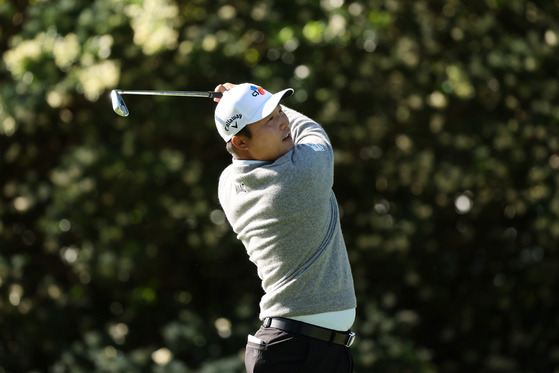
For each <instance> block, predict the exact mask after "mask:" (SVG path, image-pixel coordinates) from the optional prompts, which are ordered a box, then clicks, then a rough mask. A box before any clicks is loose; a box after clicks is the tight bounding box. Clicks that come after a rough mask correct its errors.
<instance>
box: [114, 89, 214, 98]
mask: <svg viewBox="0 0 559 373" xmlns="http://www.w3.org/2000/svg"><path fill="white" fill-rule="evenodd" d="M116 92H118V94H120V95H146V96H182V97H209V98H220V97H221V96H222V95H221V93H220V92H213V91H142V90H131V91H126V90H121V89H117V90H116Z"/></svg>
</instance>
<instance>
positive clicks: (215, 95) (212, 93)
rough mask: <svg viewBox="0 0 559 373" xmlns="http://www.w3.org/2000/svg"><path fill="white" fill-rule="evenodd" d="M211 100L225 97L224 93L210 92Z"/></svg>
mask: <svg viewBox="0 0 559 373" xmlns="http://www.w3.org/2000/svg"><path fill="white" fill-rule="evenodd" d="M208 94H209V98H221V97H223V93H221V92H215V91H208Z"/></svg>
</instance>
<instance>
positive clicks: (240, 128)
mask: <svg viewBox="0 0 559 373" xmlns="http://www.w3.org/2000/svg"><path fill="white" fill-rule="evenodd" d="M215 90H216V91H219V92H222V93H223V97H222V98H221V99H216V101H218V104H217V107H216V109H215V123H216V126H217V130H218V132H219V134H220V135H221V137H222V138H223V140H225V142H226V149H227V150H228V151H229V153H231V155H232V157H233V161H232V164H231V165H229V166H228V167H227V168H226V169H225V170H224V171H223V173H222V174H221V177H220V179H219V187H218V195H219V201H220V203H221V206H222V208H223V211H224V212H225V215H226V216H227V220H228V221H229V223H230V224H231V226H232V228H233V231H234V232H235V233H236V234H237V237H238V238H239V239H240V240H241V241H242V242H243V244H244V246H245V248H246V251H247V253H248V256H249V259H250V260H251V261H252V262H253V263H254V264H255V265H256V268H257V272H258V276H259V277H260V279H261V280H262V287H263V289H264V295H263V296H262V299H261V301H260V319H261V320H262V321H263V324H262V326H261V327H260V329H259V330H258V331H257V332H256V333H255V334H254V335H249V336H248V342H247V346H246V353H245V365H246V368H247V371H248V372H249V373H251V372H266V373H274V372H321V373H327V372H352V371H353V358H352V355H351V351H350V349H349V346H350V345H351V343H352V342H353V339H354V337H355V334H354V333H353V332H351V331H350V328H351V326H352V324H353V322H354V320H355V307H356V299H355V291H354V287H353V278H352V274H351V268H350V265H349V260H348V255H347V250H346V246H345V243H344V239H343V236H342V231H341V228H340V217H339V212H338V205H337V202H336V197H335V196H334V192H333V191H332V185H333V172H334V171H333V167H334V159H333V152H332V146H331V144H330V140H329V139H328V136H327V135H326V133H325V132H324V130H323V128H322V127H321V126H320V125H319V124H317V123H316V122H314V121H313V120H311V119H309V118H307V117H306V116H304V115H302V114H300V113H298V112H296V111H294V110H291V109H289V108H287V107H285V106H283V105H281V104H280V100H282V99H283V98H285V97H288V96H290V95H291V94H292V93H293V90H292V89H290V88H288V89H285V90H283V91H281V92H278V93H276V94H271V93H270V92H268V91H266V90H264V89H262V88H261V87H259V86H258V85H256V84H251V83H243V84H239V85H234V84H231V83H224V84H220V85H219V86H217V87H216V89H215Z"/></svg>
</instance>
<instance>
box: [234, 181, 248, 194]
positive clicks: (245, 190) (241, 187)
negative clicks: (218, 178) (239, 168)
mask: <svg viewBox="0 0 559 373" xmlns="http://www.w3.org/2000/svg"><path fill="white" fill-rule="evenodd" d="M235 192H237V194H241V193H248V188H247V187H246V185H245V184H244V183H240V184H235Z"/></svg>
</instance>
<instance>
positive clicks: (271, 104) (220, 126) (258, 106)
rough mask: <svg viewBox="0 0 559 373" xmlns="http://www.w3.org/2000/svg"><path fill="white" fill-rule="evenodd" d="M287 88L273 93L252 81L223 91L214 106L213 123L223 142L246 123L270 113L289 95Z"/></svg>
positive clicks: (290, 90) (290, 92)
mask: <svg viewBox="0 0 559 373" xmlns="http://www.w3.org/2000/svg"><path fill="white" fill-rule="evenodd" d="M292 93H293V89H291V88H287V89H284V90H283V91H280V92H278V93H275V94H271V93H270V92H268V91H266V90H265V89H262V87H260V86H257V85H256V84H252V83H243V84H239V85H236V86H235V87H233V88H232V89H230V90H229V91H225V92H224V93H223V97H222V98H221V100H220V101H219V103H218V104H217V107H216V108H215V116H214V118H215V125H216V127H217V131H218V132H219V134H220V135H221V137H223V140H225V142H227V141H229V140H231V138H232V137H233V136H234V135H236V134H237V133H238V132H239V131H240V130H242V129H243V128H244V127H245V126H246V125H248V124H251V123H254V122H258V121H259V120H261V119H263V118H265V117H267V116H268V115H270V114H271V113H272V112H273V111H274V109H275V108H276V106H278V104H279V102H280V100H281V99H282V98H284V97H287V96H290V95H291V94H292Z"/></svg>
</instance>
